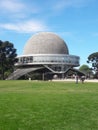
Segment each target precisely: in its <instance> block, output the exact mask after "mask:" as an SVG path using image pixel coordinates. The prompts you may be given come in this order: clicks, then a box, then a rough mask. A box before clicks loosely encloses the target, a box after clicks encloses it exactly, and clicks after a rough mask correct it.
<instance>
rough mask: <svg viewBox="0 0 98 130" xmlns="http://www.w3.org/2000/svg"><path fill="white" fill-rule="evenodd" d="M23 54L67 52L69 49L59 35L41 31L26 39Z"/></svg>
mask: <svg viewBox="0 0 98 130" xmlns="http://www.w3.org/2000/svg"><path fill="white" fill-rule="evenodd" d="M23 54H24V55H29V54H69V51H68V47H67V45H66V43H65V42H64V40H63V39H61V38H60V37H59V36H57V35H56V34H54V33H51V32H41V33H38V34H35V35H34V36H32V37H31V38H30V39H29V40H28V41H27V43H26V45H25V47H24V51H23Z"/></svg>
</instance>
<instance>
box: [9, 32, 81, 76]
mask: <svg viewBox="0 0 98 130" xmlns="http://www.w3.org/2000/svg"><path fill="white" fill-rule="evenodd" d="M17 58H18V62H17V63H16V64H15V66H16V70H15V71H14V73H13V75H12V76H10V77H9V79H12V78H13V79H21V78H25V77H31V78H34V77H36V78H35V79H37V78H38V79H52V78H54V77H55V76H56V77H58V78H61V77H62V78H65V76H66V72H67V71H68V70H69V69H70V68H73V67H77V66H79V59H80V58H79V57H78V56H75V55H70V54H69V50H68V46H67V44H66V42H65V41H64V40H63V39H62V38H60V37H59V36H58V35H56V34H54V33H51V32H40V33H37V34H35V35H33V36H32V37H31V38H30V39H29V40H28V41H27V43H26V45H25V46H24V50H23V55H20V56H18V57H17Z"/></svg>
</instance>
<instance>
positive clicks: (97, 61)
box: [87, 52, 98, 78]
mask: <svg viewBox="0 0 98 130" xmlns="http://www.w3.org/2000/svg"><path fill="white" fill-rule="evenodd" d="M87 63H91V65H92V67H91V69H92V70H94V71H95V74H97V78H98V52H95V53H92V54H90V55H89V56H88V60H87Z"/></svg>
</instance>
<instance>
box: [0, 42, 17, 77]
mask: <svg viewBox="0 0 98 130" xmlns="http://www.w3.org/2000/svg"><path fill="white" fill-rule="evenodd" d="M16 56H17V54H16V49H15V48H14V45H13V43H10V42H9V41H4V42H3V41H1V40H0V78H1V79H5V78H6V75H8V74H7V73H8V72H9V73H10V72H12V71H13V67H14V63H15V62H16V60H17V59H16Z"/></svg>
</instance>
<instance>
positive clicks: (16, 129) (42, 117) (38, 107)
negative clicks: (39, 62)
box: [0, 81, 98, 130]
mask: <svg viewBox="0 0 98 130" xmlns="http://www.w3.org/2000/svg"><path fill="white" fill-rule="evenodd" d="M0 130H98V83H84V84H81V83H79V84H75V83H74V82H50V81H49V82H48V81H45V82H41V81H38V82H37V81H35V82H34V81H0Z"/></svg>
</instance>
